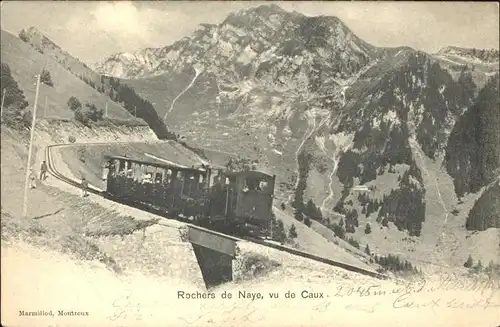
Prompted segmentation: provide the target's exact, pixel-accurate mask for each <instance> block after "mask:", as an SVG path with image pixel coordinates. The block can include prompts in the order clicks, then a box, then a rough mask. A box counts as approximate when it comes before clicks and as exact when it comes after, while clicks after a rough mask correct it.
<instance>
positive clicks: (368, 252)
mask: <svg viewBox="0 0 500 327" xmlns="http://www.w3.org/2000/svg"><path fill="white" fill-rule="evenodd" d="M365 253H366V254H368V255H372V251H371V250H370V247H369V246H368V244H366V247H365Z"/></svg>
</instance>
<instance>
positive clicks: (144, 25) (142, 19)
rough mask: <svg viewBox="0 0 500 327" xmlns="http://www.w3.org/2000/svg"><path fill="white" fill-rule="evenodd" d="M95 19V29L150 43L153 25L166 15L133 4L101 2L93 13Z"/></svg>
mask: <svg viewBox="0 0 500 327" xmlns="http://www.w3.org/2000/svg"><path fill="white" fill-rule="evenodd" d="M91 14H92V16H93V18H94V24H95V26H94V28H95V29H97V30H99V31H101V32H103V33H109V34H112V35H113V36H116V37H119V38H128V37H133V38H140V39H142V40H143V41H150V39H151V37H152V33H153V31H152V28H151V27H152V24H154V22H155V21H156V19H158V18H159V17H161V16H166V13H162V12H160V11H157V10H154V9H151V8H144V9H139V8H137V7H136V6H135V5H134V4H133V3H132V2H128V1H120V2H114V3H107V2H100V3H98V5H97V8H96V9H95V10H94V11H92V12H91Z"/></svg>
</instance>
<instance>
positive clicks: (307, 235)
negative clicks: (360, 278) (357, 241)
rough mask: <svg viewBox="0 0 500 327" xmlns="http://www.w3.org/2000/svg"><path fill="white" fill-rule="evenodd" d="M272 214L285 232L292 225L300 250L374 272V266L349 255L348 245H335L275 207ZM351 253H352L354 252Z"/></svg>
mask: <svg viewBox="0 0 500 327" xmlns="http://www.w3.org/2000/svg"><path fill="white" fill-rule="evenodd" d="M274 213H275V214H276V218H277V219H281V220H282V221H283V225H284V226H285V230H286V231H287V232H288V230H289V229H290V226H291V225H292V224H294V225H295V228H296V230H297V234H298V237H297V239H296V240H297V243H298V244H299V248H300V249H301V250H304V251H307V252H309V253H312V254H315V255H319V256H322V257H325V258H328V259H332V260H337V261H341V262H344V263H347V264H351V265H354V266H357V267H361V268H365V269H369V270H373V271H375V269H376V266H375V265H371V264H367V263H364V262H363V261H361V260H360V259H359V257H357V256H354V255H353V254H352V253H349V252H348V251H347V250H346V249H347V248H348V247H349V246H348V245H347V246H346V245H345V244H343V246H340V245H337V244H335V243H334V242H333V239H331V240H329V239H327V238H325V237H323V236H322V235H321V234H320V233H318V232H316V231H315V230H314V228H309V227H307V226H306V225H304V224H303V223H301V222H298V221H296V220H295V219H294V218H293V216H292V215H290V214H289V213H287V212H285V211H282V210H280V209H279V208H277V207H275V208H274ZM352 251H353V252H354V250H352Z"/></svg>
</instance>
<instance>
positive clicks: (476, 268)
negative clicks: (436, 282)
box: [474, 260, 483, 271]
mask: <svg viewBox="0 0 500 327" xmlns="http://www.w3.org/2000/svg"><path fill="white" fill-rule="evenodd" d="M474 270H475V271H481V270H483V264H482V263H481V260H478V261H477V264H476V265H475V266H474Z"/></svg>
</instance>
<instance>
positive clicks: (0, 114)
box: [0, 88, 7, 119]
mask: <svg viewBox="0 0 500 327" xmlns="http://www.w3.org/2000/svg"><path fill="white" fill-rule="evenodd" d="M6 91H7V89H6V88H4V89H3V93H2V111H0V117H1V118H2V119H3V103H4V101H5V92H6Z"/></svg>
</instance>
